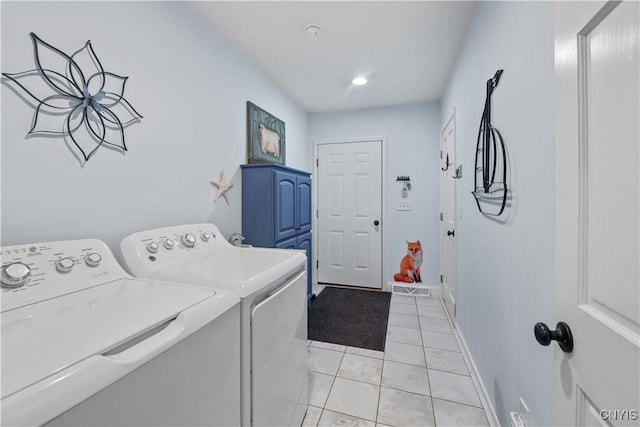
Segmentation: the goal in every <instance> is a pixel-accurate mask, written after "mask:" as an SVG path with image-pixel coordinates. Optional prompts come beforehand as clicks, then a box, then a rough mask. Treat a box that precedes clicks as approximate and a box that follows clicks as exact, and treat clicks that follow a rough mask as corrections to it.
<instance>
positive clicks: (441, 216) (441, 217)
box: [440, 212, 444, 221]
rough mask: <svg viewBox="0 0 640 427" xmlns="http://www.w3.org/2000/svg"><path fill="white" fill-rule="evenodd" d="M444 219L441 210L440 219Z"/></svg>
mask: <svg viewBox="0 0 640 427" xmlns="http://www.w3.org/2000/svg"><path fill="white" fill-rule="evenodd" d="M443 219H444V215H442V212H440V221H442V220H443Z"/></svg>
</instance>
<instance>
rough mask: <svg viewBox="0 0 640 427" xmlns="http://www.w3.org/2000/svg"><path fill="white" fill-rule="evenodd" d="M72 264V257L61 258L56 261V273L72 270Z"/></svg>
mask: <svg viewBox="0 0 640 427" xmlns="http://www.w3.org/2000/svg"><path fill="white" fill-rule="evenodd" d="M74 264H75V262H73V258H62V259H59V260H58V261H56V263H55V266H56V270H58V273H68V272H70V271H71V270H73V266H74Z"/></svg>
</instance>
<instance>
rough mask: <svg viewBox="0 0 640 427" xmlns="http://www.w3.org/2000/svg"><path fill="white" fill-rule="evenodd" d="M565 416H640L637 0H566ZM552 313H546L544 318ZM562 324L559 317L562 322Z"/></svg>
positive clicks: (561, 246) (560, 363)
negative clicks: (568, 337)
mask: <svg viewBox="0 0 640 427" xmlns="http://www.w3.org/2000/svg"><path fill="white" fill-rule="evenodd" d="M554 7H555V72H556V137H557V161H556V165H557V169H556V170H557V239H558V240H557V287H558V291H557V297H558V301H557V309H558V318H557V319H548V321H549V322H553V323H552V324H549V327H550V328H551V329H554V328H555V322H557V321H564V322H566V323H567V324H568V325H569V326H570V328H571V329H572V333H573V339H574V349H573V352H572V353H570V354H568V353H565V352H563V351H561V350H560V348H558V346H556V345H555V344H553V347H554V351H555V361H556V364H555V369H556V371H555V372H554V373H553V375H554V378H555V399H554V401H555V402H556V407H555V412H554V423H555V424H556V425H579V426H582V425H638V411H639V410H640V408H639V400H640V396H639V392H638V388H639V382H640V381H639V378H640V372H639V363H640V360H639V357H638V355H639V353H640V338H639V333H640V327H639V325H640V321H639V311H640V306H639V304H640V303H639V300H640V295H639V279H640V276H639V272H638V271H639V269H638V265H639V259H640V252H639V234H640V229H639V214H640V211H639V207H638V199H639V188H640V185H639V184H640V183H639V178H640V175H639V173H638V165H639V158H638V156H639V154H640V151H639V149H638V142H639V140H640V132H639V129H638V117H640V108H639V102H640V101H639V91H640V86H639V84H638V80H639V76H640V67H639V62H638V58H639V49H640V47H639V41H638V38H639V37H640V34H639V30H638V27H639V21H638V16H639V13H640V12H639V9H638V2H637V1H624V2H621V3H619V2H615V3H614V2H609V3H606V4H605V2H600V1H598V2H557V3H555V5H554ZM541 320H542V319H541ZM552 325H553V326H552Z"/></svg>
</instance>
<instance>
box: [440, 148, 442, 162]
mask: <svg viewBox="0 0 640 427" xmlns="http://www.w3.org/2000/svg"><path fill="white" fill-rule="evenodd" d="M440 160H442V150H440Z"/></svg>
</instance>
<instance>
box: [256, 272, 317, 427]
mask: <svg viewBox="0 0 640 427" xmlns="http://www.w3.org/2000/svg"><path fill="white" fill-rule="evenodd" d="M306 294H307V273H306V272H302V273H300V274H299V275H297V276H296V277H295V278H293V279H292V280H290V281H289V282H287V283H285V284H284V285H283V286H281V287H279V288H277V289H276V290H275V291H273V293H272V294H271V295H269V296H268V297H267V299H265V300H264V301H262V302H260V303H259V304H258V305H256V306H255V307H254V308H253V310H252V312H251V372H252V373H251V419H252V425H254V426H287V425H300V424H301V423H302V419H303V418H304V413H305V411H306V409H307V400H308V397H307V295H306Z"/></svg>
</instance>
